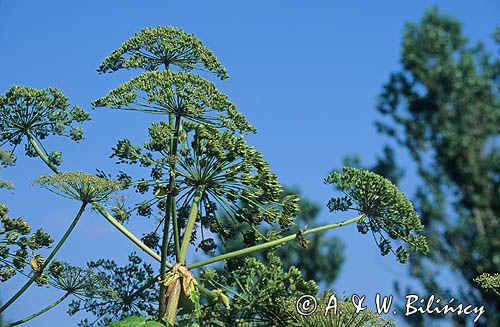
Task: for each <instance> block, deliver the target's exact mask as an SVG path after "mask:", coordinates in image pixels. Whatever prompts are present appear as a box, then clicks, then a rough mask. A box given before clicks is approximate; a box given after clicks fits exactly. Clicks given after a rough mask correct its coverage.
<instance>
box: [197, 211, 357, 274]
mask: <svg viewBox="0 0 500 327" xmlns="http://www.w3.org/2000/svg"><path fill="white" fill-rule="evenodd" d="M364 217H365V215H364V214H361V215H359V216H356V217H354V218H351V219H348V220H344V221H342V222H340V223H335V224H330V225H325V226H320V227H316V228H313V229H310V230H307V231H304V235H309V234H314V233H320V232H323V231H325V230H328V229H333V228H338V227H341V226H345V225H349V224H352V223H355V222H357V221H358V220H361V219H363V218H364ZM296 238H297V234H293V235H289V236H285V237H282V238H280V239H277V240H274V241H270V242H266V243H263V244H258V245H254V246H251V247H249V248H245V249H241V250H238V251H233V252H229V253H225V254H222V255H219V256H216V257H213V258H210V259H207V260H203V261H199V262H196V263H193V264H192V265H189V266H188V269H189V270H191V269H195V268H199V267H202V266H206V265H209V264H211V263H214V262H217V261H221V260H225V259H230V258H234V257H237V256H240V255H245V254H249V253H252V252H255V251H259V250H264V249H267V248H270V247H273V246H276V245H280V244H282V243H285V242H288V241H292V240H294V239H296Z"/></svg>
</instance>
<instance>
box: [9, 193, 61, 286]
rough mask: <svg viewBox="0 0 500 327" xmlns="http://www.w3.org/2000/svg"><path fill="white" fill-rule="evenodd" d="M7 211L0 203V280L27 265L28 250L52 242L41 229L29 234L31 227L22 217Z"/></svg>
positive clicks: (45, 246)
mask: <svg viewBox="0 0 500 327" xmlns="http://www.w3.org/2000/svg"><path fill="white" fill-rule="evenodd" d="M7 213H8V209H7V206H6V205H4V204H3V203H0V222H1V225H0V282H4V281H6V280H8V279H10V278H11V277H12V276H14V275H15V274H16V272H18V271H22V270H23V269H24V268H25V267H26V266H27V265H28V263H29V261H30V260H29V257H30V253H29V251H30V252H33V251H36V250H39V249H41V248H47V247H49V246H50V245H51V244H52V242H53V240H52V239H51V238H50V236H49V235H48V234H47V233H45V232H44V231H43V230H41V229H38V230H37V231H36V232H35V233H32V234H31V227H30V226H29V225H28V223H26V221H25V220H24V219H23V218H17V219H13V218H10V217H9V216H7Z"/></svg>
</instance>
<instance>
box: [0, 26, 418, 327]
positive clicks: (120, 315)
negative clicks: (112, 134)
mask: <svg viewBox="0 0 500 327" xmlns="http://www.w3.org/2000/svg"><path fill="white" fill-rule="evenodd" d="M162 66H164V68H165V70H164V71H157V70H158V69H160V68H161V67H162ZM130 68H137V69H141V70H145V72H142V74H140V75H139V76H137V77H134V78H132V79H131V80H130V81H128V82H125V83H124V84H122V85H120V86H118V87H117V88H116V89H114V90H112V91H110V92H109V93H108V94H107V95H105V96H103V97H101V98H99V99H97V100H96V101H94V102H93V106H94V107H107V108H112V109H123V110H134V111H141V112H146V113H152V114H159V115H163V116H164V118H165V120H164V121H159V122H155V123H153V124H152V125H151V127H150V128H149V131H148V132H149V139H148V140H147V141H146V142H144V143H143V144H142V145H135V144H133V143H132V142H131V141H129V140H128V139H124V140H121V141H119V142H118V144H117V146H116V147H115V148H114V149H113V154H112V157H116V158H117V159H118V163H124V164H129V165H139V166H140V167H142V168H143V169H142V171H145V172H146V173H144V175H142V176H139V177H138V178H132V176H130V175H129V174H128V173H127V172H124V171H120V172H119V174H118V177H117V181H115V180H113V179H111V178H110V176H111V175H109V174H106V173H104V172H102V171H99V172H98V175H97V176H92V175H88V174H86V173H83V172H61V171H59V169H58V168H56V167H57V166H59V165H60V164H61V161H62V154H61V152H59V151H52V152H51V153H48V152H47V151H46V150H45V148H44V147H43V144H41V142H40V140H43V139H44V138H46V137H47V136H49V135H60V136H67V137H70V138H72V139H73V140H75V141H79V140H81V139H82V137H83V131H82V130H81V128H80V127H79V126H75V124H77V123H78V124H81V123H83V122H85V121H86V120H89V119H90V116H89V115H88V114H87V113H86V112H85V111H83V110H82V109H81V108H79V107H74V108H73V109H70V110H68V107H69V104H68V101H67V98H66V97H65V96H64V95H63V94H62V92H61V91H59V90H57V89H54V88H49V89H47V90H35V89H32V88H28V87H19V86H15V87H13V88H11V89H10V90H9V91H8V92H7V93H6V94H5V95H3V96H2V97H0V130H1V132H0V145H2V146H3V145H4V144H6V143H9V145H11V146H12V147H13V149H12V151H11V152H13V151H14V149H15V147H16V146H17V145H19V144H21V142H22V140H23V138H24V137H25V136H26V137H27V140H28V142H27V144H26V152H27V155H29V156H39V157H40V158H41V159H42V161H44V162H45V164H46V165H47V166H48V167H49V168H50V169H51V170H52V171H53V172H54V173H55V175H53V176H49V175H45V176H42V177H39V178H38V179H37V180H36V181H35V184H38V185H40V186H41V187H44V188H46V189H48V190H50V191H52V192H54V193H56V194H59V195H61V196H63V197H66V198H70V199H74V200H78V201H81V202H82V204H81V207H80V210H79V212H78V214H77V215H76V217H75V218H74V220H73V222H72V224H71V225H70V227H69V228H68V229H67V231H66V233H65V234H64V235H63V237H62V238H61V240H60V241H59V242H58V243H57V245H56V246H55V247H54V249H53V251H52V252H51V254H50V255H49V256H48V257H47V259H44V258H43V257H41V256H40V255H33V257H32V259H31V260H30V266H31V268H32V270H33V271H34V272H33V275H32V277H30V278H29V280H28V282H27V283H26V284H24V286H22V287H21V289H20V290H19V291H18V292H17V293H16V294H14V295H13V296H12V297H11V298H10V299H9V300H8V301H7V302H6V304H5V305H3V306H2V307H1V308H0V312H2V311H3V310H4V309H5V308H7V307H8V306H10V305H11V304H12V303H13V302H14V301H15V300H16V299H17V298H18V297H19V296H20V295H21V294H23V293H24V292H25V291H26V289H27V288H28V287H29V286H30V285H31V284H32V283H33V282H34V281H35V278H36V282H37V283H38V284H42V283H47V282H48V283H49V285H51V286H53V287H55V288H58V289H61V290H63V291H65V292H66V294H65V295H64V296H63V297H62V298H61V299H60V300H59V301H56V302H55V303H54V304H53V306H55V305H57V304H58V303H60V302H62V301H63V300H64V298H65V296H69V295H74V296H76V297H77V300H74V301H73V302H71V304H70V306H69V310H68V313H69V314H70V315H74V314H76V313H77V312H81V311H85V312H88V313H90V314H91V315H93V316H94V318H95V320H93V321H89V320H88V319H84V320H82V321H81V322H80V326H91V325H98V326H108V325H110V326H131V327H132V326H162V325H164V323H166V324H167V325H169V326H174V325H175V324H176V323H178V324H179V325H181V326H182V325H186V326H187V325H189V326H196V325H198V326H202V325H208V326H236V325H240V326H245V325H254V326H290V325H291V324H293V323H297V316H296V314H295V313H294V312H292V311H291V310H290V305H289V304H290V301H291V300H292V299H294V298H297V297H298V296H300V295H302V294H311V295H315V294H316V293H317V292H318V287H317V285H316V283H315V282H314V281H307V280H305V279H304V278H303V277H302V275H301V272H300V270H299V269H298V268H297V267H294V266H291V267H287V268H283V263H282V260H281V259H280V258H279V256H277V255H276V254H274V253H273V252H270V253H268V254H267V256H266V258H265V260H262V261H261V260H259V259H258V258H256V257H248V256H247V257H244V256H243V255H244V254H248V253H250V252H252V251H258V250H263V249H265V248H270V247H272V246H276V245H278V244H282V243H284V242H286V241H295V242H297V243H298V246H300V247H302V248H306V247H308V246H311V245H312V246H313V250H314V252H312V253H314V254H321V255H322V254H323V248H322V244H320V243H321V238H319V237H317V236H313V240H312V242H311V240H309V239H306V236H307V235H310V234H314V233H319V232H322V231H324V230H327V229H333V228H337V227H341V226H344V225H346V224H349V223H353V222H356V221H360V225H359V226H361V227H360V228H366V229H367V230H366V231H368V230H371V231H372V233H378V234H379V235H380V236H381V241H380V243H378V245H379V247H380V248H381V251H382V254H387V253H388V252H389V251H391V243H390V242H389V241H388V240H387V239H386V238H385V237H384V236H383V235H385V234H387V235H388V236H390V237H392V238H394V239H400V240H402V241H404V242H406V243H407V244H408V245H409V247H410V249H412V250H413V251H416V252H423V253H424V252H426V251H427V245H426V242H425V239H424V238H423V237H422V236H420V235H418V234H417V233H416V232H418V231H420V230H421V229H422V225H421V224H420V221H419V218H418V216H417V215H416V213H415V212H414V210H413V207H412V205H411V203H410V202H409V201H408V200H407V199H406V197H405V196H404V195H403V194H402V193H401V192H399V191H398V190H397V188H396V187H395V186H394V185H393V184H391V183H390V182H389V181H387V180H385V179H383V178H382V177H380V176H378V175H376V174H373V173H370V172H368V171H364V170H359V169H352V168H346V169H344V170H343V172H342V173H332V174H331V175H330V176H329V177H328V178H327V179H326V182H327V183H330V184H334V185H335V187H337V189H339V190H340V191H342V192H344V194H345V197H341V198H332V200H331V201H330V203H329V208H330V210H331V211H336V210H351V209H352V210H355V211H359V212H360V213H362V215H359V216H357V217H354V218H351V219H348V220H346V221H343V222H339V223H334V224H329V225H325V226H319V227H315V228H313V229H309V230H305V229H306V227H304V230H302V229H299V230H298V231H295V232H291V231H290V229H291V228H292V226H293V222H294V219H295V216H296V215H297V214H298V211H299V208H301V207H302V208H304V203H302V204H301V202H300V201H299V198H298V196H296V195H294V194H286V193H284V192H283V188H282V186H281V184H280V183H279V182H278V179H277V176H276V175H275V174H274V173H272V172H271V169H270V167H269V164H268V163H267V162H266V161H265V160H264V158H263V155H262V154H261V153H260V152H258V151H256V150H255V149H254V148H253V147H252V146H249V145H248V144H247V143H246V142H245V140H244V138H243V136H244V135H245V134H248V133H253V132H255V128H254V127H253V126H252V125H251V124H250V123H249V122H248V121H247V120H246V118H245V117H244V116H243V115H242V114H241V113H239V112H238V111H237V110H236V106H235V105H234V104H233V103H231V102H230V101H229V100H228V97H227V96H226V95H225V94H223V93H221V92H220V91H218V90H217V88H216V87H215V85H214V84H213V83H211V82H209V81H208V80H205V79H204V78H202V77H200V76H198V75H196V74H194V73H193V72H194V71H196V70H198V71H204V72H211V73H214V74H215V75H217V76H218V77H219V78H221V79H225V78H227V73H226V70H225V69H224V68H223V67H222V65H221V64H220V63H219V62H218V61H217V59H216V58H215V56H214V55H213V54H212V52H211V51H210V50H208V49H207V48H206V47H205V46H204V45H203V44H202V43H201V41H199V40H198V39H197V38H196V37H195V36H194V35H190V34H187V33H185V32H183V31H181V30H179V29H176V28H173V27H156V28H146V29H143V30H142V31H140V32H139V33H137V34H136V35H135V36H133V37H132V38H130V39H129V40H127V41H125V42H124V43H123V44H122V46H121V47H120V48H118V49H117V50H115V51H113V52H112V53H111V54H110V55H109V56H108V57H107V58H106V59H105V60H104V61H103V63H102V64H101V66H100V67H99V69H98V71H99V72H101V73H105V72H114V71H117V70H120V69H130ZM9 158H11V157H9ZM4 159H5V158H4ZM3 161H5V160H3ZM133 171H134V172H137V169H134V170H133ZM146 175H149V176H146ZM122 189H123V190H124V191H127V190H128V191H129V192H132V191H134V190H135V191H137V193H138V194H136V195H134V196H132V197H131V198H132V200H131V201H133V202H134V204H132V205H131V207H127V205H126V204H125V198H126V196H121V197H118V198H117V199H116V201H117V202H116V205H115V206H112V208H111V212H112V213H113V215H115V217H112V216H111V215H110V214H109V213H108V212H107V211H106V210H105V205H104V203H101V202H105V201H107V200H109V199H110V196H111V194H112V193H114V192H116V191H118V190H122ZM87 204H91V205H92V206H93V207H94V209H96V211H98V212H99V213H100V214H102V215H103V216H104V217H105V218H106V219H107V220H108V221H109V222H110V223H111V224H112V225H113V226H114V227H116V228H117V229H118V230H119V231H121V232H122V233H123V234H124V235H125V236H127V238H128V239H129V240H131V241H132V242H134V243H135V245H137V246H139V247H140V248H141V249H142V250H144V251H145V252H146V253H148V254H149V255H151V256H152V257H153V258H154V259H156V260H157V261H159V262H160V267H159V268H160V274H159V278H158V276H157V275H156V274H155V268H154V267H153V266H152V265H150V264H147V263H144V262H143V260H142V259H141V258H140V257H139V256H137V255H135V253H133V254H131V255H130V256H129V263H128V264H127V265H125V266H123V267H120V266H118V265H117V264H116V263H115V262H114V261H112V260H99V261H97V262H90V263H89V264H88V269H83V268H78V267H74V266H71V265H69V264H63V263H61V262H59V261H52V259H53V258H54V256H55V255H56V253H57V251H58V250H59V249H60V248H61V247H62V245H63V243H64V242H65V240H66V239H67V238H68V236H69V235H70V234H71V233H72V231H73V229H74V227H75V226H76V224H77V222H78V221H79V219H80V217H81V216H82V214H83V212H84V211H85V208H86V206H87ZM306 207H307V206H306ZM307 210H309V213H310V214H311V215H315V214H316V213H317V211H318V209H317V208H315V207H314V206H309V208H307ZM5 211H6V210H5ZM132 212H136V213H137V214H138V215H139V216H145V217H150V218H153V219H152V220H154V223H153V224H154V225H153V226H143V228H144V230H147V232H146V234H145V235H144V237H143V241H144V243H146V244H143V243H141V242H140V241H139V240H138V238H137V237H136V236H135V235H133V234H132V233H131V232H130V231H128V230H127V229H126V228H125V227H124V226H123V225H121V224H120V222H124V223H125V222H127V221H128V220H129V219H130V217H131V213H132ZM3 216H5V217H6V213H5V214H3ZM222 216H224V217H225V219H222ZM2 221H3V220H2ZM263 223H267V225H269V226H272V227H275V226H276V225H278V226H279V227H280V228H279V229H277V228H274V229H267V228H262V225H264V224H263ZM9 224H10V225H9ZM16 224H17V225H16ZM4 226H8V227H5V229H6V230H7V228H10V229H12V230H13V231H14V233H11V234H12V235H14V236H16V237H17V234H16V233H18V232H17V230H16V228H17V229H18V230H20V232H19V233H24V234H23V235H27V234H28V233H29V229H28V227H27V225H25V223H24V221H22V220H18V221H14V220H11V219H10V218H5V222H4ZM12 226H14V227H12ZM161 227H163V228H162V229H161ZM261 228H262V229H261ZM283 231H286V232H287V233H288V234H289V235H288V236H285V237H282V235H281V232H283ZM238 233H241V234H243V235H242V242H243V243H244V244H245V245H246V248H242V249H239V251H232V252H229V253H224V255H223V256H222V257H220V256H218V257H215V258H213V257H212V258H209V259H207V260H202V261H198V262H195V263H193V264H188V263H187V262H186V261H187V260H186V259H187V258H189V259H191V257H190V256H188V253H189V254H192V253H191V252H192V251H190V250H193V249H198V248H200V249H202V250H203V251H204V252H205V253H206V254H208V255H209V256H210V255H212V254H214V253H215V250H216V249H217V246H218V244H217V243H216V242H215V239H219V240H221V241H222V243H224V244H226V243H227V242H228V241H233V240H234V239H235V238H236V237H237V236H238V237H239V236H240V235H238ZM384 233H385V234H384ZM11 234H8V235H11ZM159 234H161V236H160V235H159ZM35 235H36V234H35ZM44 235H45V234H40V235H38V236H37V237H35V240H36V241H38V242H40V240H39V239H42V240H45V241H47V242H48V240H49V239H48V236H47V237H45V238H44V237H42V236H44ZM23 237H24V236H23ZM11 238H12V239H13V240H14V241H16V240H17V238H15V237H13V236H12V237H11ZM20 239H21V238H20ZM28 239H29V238H26V240H28ZM23 240H24V239H23ZM197 242H198V244H197ZM36 244H38V243H36ZM325 244H326V243H325ZM16 245H18V244H16ZM43 245H45V244H43ZM47 245H48V244H47ZM23 246H25V245H23ZM37 246H38V245H37ZM193 246H195V247H193ZM25 247H26V246H25ZM155 250H157V251H158V253H156V252H155ZM4 252H5V251H4ZM23 253H24V252H23ZM7 254H8V252H7ZM396 254H397V256H398V259H399V260H400V261H402V262H403V261H406V259H407V256H408V252H407V250H406V248H404V247H400V248H398V250H396ZM23 255H24V254H23ZM239 256H241V257H239ZM171 257H175V264H172V263H170V262H168V259H169V258H171ZM26 259H27V257H26V255H25V258H24V261H26ZM223 259H226V262H225V263H226V265H225V267H224V269H223V270H221V271H220V272H216V271H214V270H210V269H207V270H204V271H203V272H201V273H200V274H199V276H197V277H196V276H195V275H194V273H193V272H192V271H190V269H191V270H194V269H195V268H198V267H202V266H205V265H207V264H209V263H213V262H217V261H221V260H223ZM49 262H50V266H48V269H47V270H48V273H46V274H43V272H45V268H47V265H48V264H49ZM301 262H303V261H299V264H300V263H301ZM322 264H323V265H322V266H321V265H315V264H314V263H311V262H309V263H308V265H309V268H308V269H309V270H308V273H309V275H311V276H315V277H317V276H321V275H320V274H318V273H317V271H314V270H315V269H316V270H317V269H321V267H323V268H327V267H326V266H325V262H324V261H323V263H322ZM335 273H336V272H335ZM8 277H9V276H8ZM198 280H200V281H201V282H202V284H201V285H200V283H199V282H198ZM207 288H208V289H207ZM53 306H49V307H47V310H48V309H50V308H51V307H53ZM178 309H179V310H178ZM45 311H46V310H45V309H44V310H41V311H40V312H39V313H37V314H35V315H32V316H30V317H28V318H26V319H23V320H20V321H19V322H23V321H27V320H30V319H32V318H34V317H35V316H37V315H38V314H41V313H43V312H45ZM146 316H147V317H152V318H154V319H155V320H157V321H152V320H149V321H148V320H147V318H145V317H146ZM365 318H366V317H365ZM372 318H373V317H371V316H370V317H368V318H366V321H371V322H373V324H372V325H373V326H375V325H376V323H378V322H380V321H381V320H380V319H375V318H373V319H372ZM121 319H124V320H122V321H121V322H118V320H121ZM370 319H372V320H370ZM195 321H197V322H195ZM315 321H316V320H315ZM318 323H320V322H319V321H318ZM377 326H378V325H377Z"/></svg>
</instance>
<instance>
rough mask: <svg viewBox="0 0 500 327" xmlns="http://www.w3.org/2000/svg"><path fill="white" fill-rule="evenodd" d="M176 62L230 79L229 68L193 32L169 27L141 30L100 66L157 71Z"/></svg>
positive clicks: (103, 70)
mask: <svg viewBox="0 0 500 327" xmlns="http://www.w3.org/2000/svg"><path fill="white" fill-rule="evenodd" d="M162 65H165V66H166V67H169V66H170V65H174V66H177V67H179V68H180V69H182V70H192V69H198V70H202V71H209V72H212V73H215V74H216V75H217V76H218V77H219V78H221V79H226V78H227V73H226V69H225V68H224V67H222V65H221V64H220V62H219V61H218V60H217V58H216V57H215V56H214V55H213V53H212V52H211V51H210V50H209V49H207V48H206V47H205V46H204V45H203V43H201V41H200V40H199V39H198V38H197V37H196V36H194V35H193V34H188V33H186V32H184V31H183V30H181V29H178V28H175V27H172V26H169V27H165V26H157V27H150V28H145V29H143V30H141V31H140V32H139V33H136V34H135V35H134V36H133V37H131V38H130V39H128V40H127V41H125V42H124V43H123V44H122V45H121V47H120V48H118V49H116V50H115V51H113V53H111V54H110V55H109V56H108V57H107V58H106V59H104V61H103V62H102V64H101V66H100V67H99V68H98V69H97V71H98V72H100V73H106V72H114V71H116V70H119V69H129V68H140V69H145V70H150V71H151V70H156V69H158V68H159V67H160V66H162Z"/></svg>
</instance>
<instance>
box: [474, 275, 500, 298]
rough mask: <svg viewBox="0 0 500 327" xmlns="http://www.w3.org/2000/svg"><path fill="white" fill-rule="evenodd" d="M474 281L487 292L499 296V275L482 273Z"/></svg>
mask: <svg viewBox="0 0 500 327" xmlns="http://www.w3.org/2000/svg"><path fill="white" fill-rule="evenodd" d="M474 281H475V282H476V283H477V284H478V285H479V286H481V287H482V288H483V289H485V290H487V291H492V292H494V293H496V294H497V295H498V296H500V273H493V274H489V273H483V274H481V275H479V276H478V277H476V278H475V279H474Z"/></svg>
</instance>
